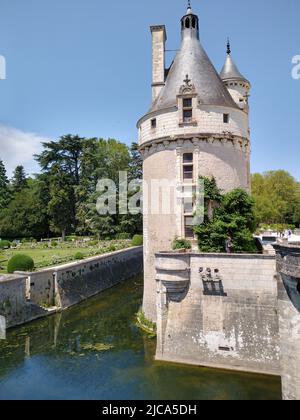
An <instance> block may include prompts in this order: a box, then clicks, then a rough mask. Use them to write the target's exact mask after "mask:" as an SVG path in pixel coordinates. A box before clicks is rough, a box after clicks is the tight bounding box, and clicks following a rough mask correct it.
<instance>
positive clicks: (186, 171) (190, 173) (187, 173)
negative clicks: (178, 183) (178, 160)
mask: <svg viewBox="0 0 300 420" xmlns="http://www.w3.org/2000/svg"><path fill="white" fill-rule="evenodd" d="M193 178H194V167H193V165H187V166H184V167H183V180H184V181H190V180H193Z"/></svg>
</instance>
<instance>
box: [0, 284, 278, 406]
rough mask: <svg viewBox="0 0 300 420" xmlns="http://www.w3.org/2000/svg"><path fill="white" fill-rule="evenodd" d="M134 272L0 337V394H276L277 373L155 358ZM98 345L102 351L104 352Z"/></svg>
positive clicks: (108, 396) (249, 396)
mask: <svg viewBox="0 0 300 420" xmlns="http://www.w3.org/2000/svg"><path fill="white" fill-rule="evenodd" d="M141 296H142V279H141V278H136V279H133V280H132V281H130V282H127V283H124V284H122V285H120V286H119V287H117V288H114V289H111V290H109V291H106V292H105V293H103V294H101V295H99V296H97V297H95V298H93V299H90V300H89V301H87V302H84V303H83V304H81V305H79V306H76V307H74V308H72V309H70V310H69V311H66V312H63V313H61V314H57V315H54V316H52V317H50V318H47V319H43V320H40V321H36V322H34V323H31V324H29V325H26V326H24V327H21V328H16V329H14V330H12V331H10V332H9V333H8V336H7V340H6V341H0V399H108V400H109V399H121V400H124V399H279V398H280V381H279V379H277V378H271V377H260V376H257V375H246V374H239V373H236V374H235V373H228V372H222V371H215V370H210V369H203V368H196V367H185V366H178V365H171V364H165V363H157V362H154V360H153V357H154V353H155V346H156V342H155V340H153V339H148V338H147V337H146V336H144V335H143V334H142V333H141V332H140V331H139V330H138V329H137V328H136V326H135V324H134V314H135V313H136V312H137V310H138V308H139V306H140V303H141ZM102 350H103V351H102Z"/></svg>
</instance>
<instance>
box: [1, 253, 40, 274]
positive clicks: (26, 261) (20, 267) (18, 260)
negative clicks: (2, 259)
mask: <svg viewBox="0 0 300 420" xmlns="http://www.w3.org/2000/svg"><path fill="white" fill-rule="evenodd" d="M33 269H34V261H33V259H32V258H31V257H29V256H28V255H24V254H16V255H14V256H13V257H12V258H11V259H10V260H9V261H8V264H7V272H8V273H9V274H12V273H14V272H15V271H32V270H33Z"/></svg>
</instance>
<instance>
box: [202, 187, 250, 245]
mask: <svg viewBox="0 0 300 420" xmlns="http://www.w3.org/2000/svg"><path fill="white" fill-rule="evenodd" d="M212 184H215V181H213V183H205V192H204V193H205V217H204V223H203V224H202V225H200V226H197V227H196V228H195V232H196V234H197V236H198V245H199V250H200V251H202V252H224V251H225V241H226V239H227V237H228V236H231V238H232V242H233V252H235V253H239V252H251V253H252V252H256V251H257V248H256V245H255V241H254V239H253V233H254V232H255V230H256V226H257V225H256V220H255V216H254V202H253V199H252V198H251V197H250V196H249V194H247V192H246V191H244V190H242V189H235V190H233V191H231V192H229V193H227V194H224V195H222V194H221V192H220V191H217V190H216V189H215V187H214V188H206V186H207V185H208V186H211V185H212ZM215 185H216V184H215ZM212 201H213V202H214V203H215V204H217V205H215V206H214V212H213V214H212V216H209V212H208V207H209V204H210V203H211V202H212Z"/></svg>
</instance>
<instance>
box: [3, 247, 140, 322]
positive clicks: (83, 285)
mask: <svg viewBox="0 0 300 420" xmlns="http://www.w3.org/2000/svg"><path fill="white" fill-rule="evenodd" d="M142 271H143V248H142V247H136V248H130V249H126V250H122V251H117V252H113V253H110V254H106V255H102V256H98V257H94V258H89V259H87V260H83V261H80V262H75V263H72V264H67V265H64V266H59V267H52V268H51V269H47V270H43V271H39V272H34V273H29V274H28V273H23V274H22V273H19V274H18V275H15V276H6V277H2V278H0V316H3V317H5V320H6V325H7V328H10V327H13V326H16V325H20V324H24V323H26V322H30V321H32V320H34V319H37V318H41V317H44V316H47V315H49V314H51V313H53V312H56V311H60V310H63V309H66V308H69V307H70V306H73V305H75V304H77V303H79V302H81V301H83V300H85V299H87V298H89V297H91V296H94V295H96V294H97V293H100V292H101V291H103V290H105V289H108V288H109V287H113V286H115V285H117V284H118V283H120V282H122V281H125V280H127V279H129V278H131V277H133V276H135V275H138V274H140V273H142ZM51 306H52V308H51Z"/></svg>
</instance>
